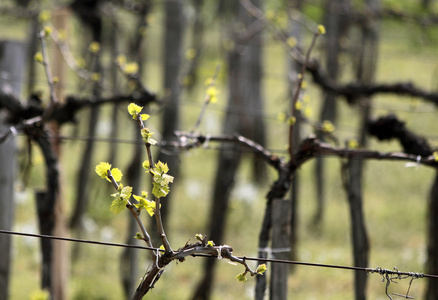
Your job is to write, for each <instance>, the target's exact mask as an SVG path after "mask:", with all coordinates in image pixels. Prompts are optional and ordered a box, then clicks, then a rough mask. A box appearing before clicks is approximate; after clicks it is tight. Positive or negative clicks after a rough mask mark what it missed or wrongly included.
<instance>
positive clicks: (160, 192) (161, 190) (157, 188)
mask: <svg viewBox="0 0 438 300" xmlns="http://www.w3.org/2000/svg"><path fill="white" fill-rule="evenodd" d="M153 185H154V187H153V188H152V194H154V196H155V197H157V198H161V197H166V196H167V194H169V190H170V189H169V187H167V186H162V185H161V184H158V183H156V182H153Z"/></svg>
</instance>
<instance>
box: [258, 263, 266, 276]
mask: <svg viewBox="0 0 438 300" xmlns="http://www.w3.org/2000/svg"><path fill="white" fill-rule="evenodd" d="M265 271H266V264H261V265H258V267H257V269H256V273H257V274H263V273H265Z"/></svg>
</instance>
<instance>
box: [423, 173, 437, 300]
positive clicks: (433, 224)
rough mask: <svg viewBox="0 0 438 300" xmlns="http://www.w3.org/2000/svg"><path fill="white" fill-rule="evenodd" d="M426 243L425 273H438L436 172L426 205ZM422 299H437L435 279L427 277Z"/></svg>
mask: <svg viewBox="0 0 438 300" xmlns="http://www.w3.org/2000/svg"><path fill="white" fill-rule="evenodd" d="M428 213H429V216H428V219H429V221H428V225H429V232H428V243H427V263H426V266H427V273H429V274H438V238H437V235H438V173H436V174H435V179H434V181H433V184H432V190H431V191H430V196H429V207H428ZM424 299H427V300H432V299H438V284H437V280H436V279H429V280H428V283H427V288H426V294H425V297H424Z"/></svg>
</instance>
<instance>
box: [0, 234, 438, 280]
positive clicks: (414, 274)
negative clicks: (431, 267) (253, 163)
mask: <svg viewBox="0 0 438 300" xmlns="http://www.w3.org/2000/svg"><path fill="white" fill-rule="evenodd" d="M0 233H4V234H10V235H19V236H27V237H35V238H45V239H53V240H60V241H67V242H76V243H84V244H94V245H100V246H111V247H123V248H136V249H143V250H152V251H161V252H164V251H165V250H163V249H160V248H154V247H145V246H136V245H129V244H118V243H107V242H97V241H90V240H82V239H74V238H65V237H58V236H51V235H42V234H33V233H23V232H16V231H9V230H0ZM191 256H193V257H215V256H211V255H208V254H202V253H198V254H192V255H191ZM236 257H237V258H239V259H243V260H249V261H262V262H270V263H280V264H291V265H301V266H308V267H320V268H331V269H341V270H351V271H363V272H367V273H378V274H382V273H385V274H396V275H406V276H420V277H426V278H436V279H438V275H431V274H423V273H413V272H402V271H398V270H394V271H393V270H387V269H381V268H379V267H377V268H364V267H353V266H341V265H331V264H321V263H310V262H302V261H294V260H283V259H273V258H259V257H247V256H236Z"/></svg>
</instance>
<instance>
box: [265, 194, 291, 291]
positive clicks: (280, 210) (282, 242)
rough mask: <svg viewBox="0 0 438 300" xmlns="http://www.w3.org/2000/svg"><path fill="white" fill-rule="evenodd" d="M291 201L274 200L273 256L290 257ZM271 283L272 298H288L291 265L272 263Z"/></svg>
mask: <svg viewBox="0 0 438 300" xmlns="http://www.w3.org/2000/svg"><path fill="white" fill-rule="evenodd" d="M290 208H291V205H290V201H289V200H281V199H276V200H274V201H273V202H272V220H273V222H272V245H271V251H272V257H273V258H275V259H284V260H287V259H289V250H288V249H289V246H290V232H291V230H290V217H291V216H290ZM270 269H271V283H270V287H269V295H270V297H269V298H270V299H271V300H285V299H287V278H288V275H289V265H287V264H271V268H270Z"/></svg>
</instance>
